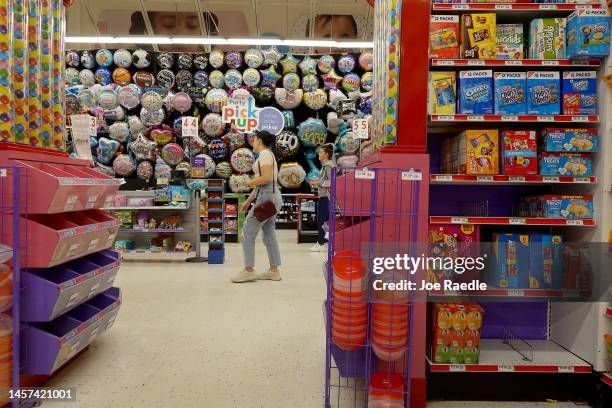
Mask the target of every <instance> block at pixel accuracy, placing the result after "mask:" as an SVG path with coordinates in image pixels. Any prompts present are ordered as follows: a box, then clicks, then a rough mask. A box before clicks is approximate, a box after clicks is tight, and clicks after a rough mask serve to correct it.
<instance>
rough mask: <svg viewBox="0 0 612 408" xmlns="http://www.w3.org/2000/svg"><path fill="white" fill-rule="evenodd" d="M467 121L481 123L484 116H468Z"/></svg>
mask: <svg viewBox="0 0 612 408" xmlns="http://www.w3.org/2000/svg"><path fill="white" fill-rule="evenodd" d="M467 120H468V121H470V122H482V121H483V120H484V116H482V115H469V116H468V117H467Z"/></svg>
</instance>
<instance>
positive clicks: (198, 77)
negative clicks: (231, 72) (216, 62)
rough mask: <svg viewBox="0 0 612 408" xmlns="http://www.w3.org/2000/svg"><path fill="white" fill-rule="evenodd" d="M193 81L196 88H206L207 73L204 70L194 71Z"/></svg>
mask: <svg viewBox="0 0 612 408" xmlns="http://www.w3.org/2000/svg"><path fill="white" fill-rule="evenodd" d="M193 83H194V84H195V86H196V87H198V88H206V87H207V86H208V74H207V73H206V71H196V72H195V74H193Z"/></svg>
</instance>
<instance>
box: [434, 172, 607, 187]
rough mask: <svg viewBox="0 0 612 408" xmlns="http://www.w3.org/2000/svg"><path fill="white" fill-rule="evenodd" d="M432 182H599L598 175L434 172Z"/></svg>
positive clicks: (468, 183) (461, 183)
mask: <svg viewBox="0 0 612 408" xmlns="http://www.w3.org/2000/svg"><path fill="white" fill-rule="evenodd" d="M430 184H457V185H466V184H467V185H470V184H477V185H487V184H500V185H502V184H519V185H523V184H526V185H532V184H533V185H537V184H597V177H593V176H591V177H571V176H559V177H557V176H540V175H524V176H508V175H502V174H499V175H493V176H477V175H472V174H432V175H431V176H430Z"/></svg>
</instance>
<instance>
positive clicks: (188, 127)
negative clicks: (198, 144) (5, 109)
mask: <svg viewBox="0 0 612 408" xmlns="http://www.w3.org/2000/svg"><path fill="white" fill-rule="evenodd" d="M198 127H199V122H198V119H197V118H194V117H193V116H184V117H183V119H182V123H181V133H182V135H183V137H198Z"/></svg>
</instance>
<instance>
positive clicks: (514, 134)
mask: <svg viewBox="0 0 612 408" xmlns="http://www.w3.org/2000/svg"><path fill="white" fill-rule="evenodd" d="M501 138H502V142H501V144H502V162H503V163H502V171H503V173H504V174H538V149H537V137H536V132H535V130H504V131H503V132H502V136H501Z"/></svg>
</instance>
